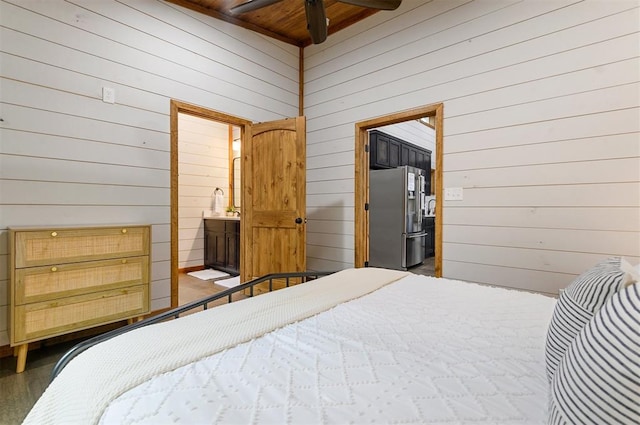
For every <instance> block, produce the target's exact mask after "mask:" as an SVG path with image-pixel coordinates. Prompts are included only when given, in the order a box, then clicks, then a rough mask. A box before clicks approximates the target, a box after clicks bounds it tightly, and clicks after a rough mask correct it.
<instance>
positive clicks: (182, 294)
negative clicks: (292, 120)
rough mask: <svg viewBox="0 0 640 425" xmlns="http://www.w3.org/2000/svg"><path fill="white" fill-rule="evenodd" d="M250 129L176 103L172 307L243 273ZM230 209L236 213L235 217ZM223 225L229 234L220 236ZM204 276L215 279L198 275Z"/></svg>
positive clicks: (237, 121) (227, 117)
mask: <svg viewBox="0 0 640 425" xmlns="http://www.w3.org/2000/svg"><path fill="white" fill-rule="evenodd" d="M250 125H251V123H250V122H249V121H246V120H243V119H241V118H237V117H234V116H231V115H227V114H223V113H220V112H217V111H213V110H210V109H206V108H202V107H199V106H195V105H190V104H186V103H182V102H178V101H173V100H172V101H171V155H170V158H171V159H170V160H171V165H170V168H171V208H170V209H171V225H170V227H171V306H172V307H176V306H178V305H180V304H184V303H185V302H189V301H190V300H192V299H197V298H202V297H203V296H206V295H210V294H213V293H215V292H217V291H219V290H224V289H225V286H224V284H223V282H224V280H220V282H218V281H217V278H219V279H224V278H232V277H233V276H234V275H237V274H238V271H239V270H238V268H237V264H238V263H239V260H240V258H239V257H240V252H241V250H240V245H242V236H241V235H242V233H241V232H240V230H239V227H240V220H239V215H240V213H239V212H240V209H241V208H242V206H241V196H240V195H239V191H240V188H239V187H236V185H238V186H239V185H240V178H241V177H239V176H238V174H240V175H241V174H242V167H241V162H242V161H240V160H239V157H240V149H241V145H242V139H243V138H244V137H245V134H246V133H247V131H246V127H247V126H250ZM228 209H229V210H233V212H231V211H229V216H227V210H228ZM227 222H229V223H227ZM220 225H221V226H223V230H222V231H220V232H218V231H217V230H218V227H220ZM207 227H210V229H207ZM226 227H229V231H228V232H227V231H226V230H225V229H226ZM233 229H236V231H235V232H232V230H233ZM232 233H233V235H232ZM218 260H220V261H218ZM218 263H220V264H218ZM234 264H236V267H234ZM218 266H219V267H218ZM225 267H227V269H225ZM218 269H221V270H219V271H218ZM208 270H211V272H208ZM234 270H235V272H234ZM202 272H207V273H209V274H211V276H209V275H208V274H207V275H206V276H205V275H202V276H199V277H196V276H195V275H197V274H198V273H201V274H202ZM213 273H219V276H217V277H216V276H213ZM205 274H206V273H205ZM192 275H193V276H192ZM214 282H217V283H216V284H214ZM218 283H219V284H220V285H218ZM218 286H219V287H218ZM182 287H184V290H181V288H182Z"/></svg>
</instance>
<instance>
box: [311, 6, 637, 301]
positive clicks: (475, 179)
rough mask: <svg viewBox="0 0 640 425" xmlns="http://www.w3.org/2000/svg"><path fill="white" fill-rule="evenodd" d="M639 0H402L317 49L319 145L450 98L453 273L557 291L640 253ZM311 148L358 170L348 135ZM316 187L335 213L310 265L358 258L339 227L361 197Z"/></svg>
mask: <svg viewBox="0 0 640 425" xmlns="http://www.w3.org/2000/svg"><path fill="white" fill-rule="evenodd" d="M639 6H640V2H638V1H637V0H628V1H626V0H621V1H615V2H604V1H584V2H578V1H571V0H568V1H560V0H551V1H522V2H517V1H513V2H511V1H503V2H502V1H501V2H494V1H491V2H490V1H481V0H476V1H445V0H442V1H441V0H434V1H430V2H429V1H412V2H403V4H402V5H401V6H400V8H399V9H398V10H397V11H394V12H381V13H378V14H376V15H375V16H374V17H372V18H370V19H367V20H365V21H363V22H360V23H358V24H356V25H353V26H351V27H349V28H347V29H345V30H343V31H340V32H338V33H337V34H334V35H331V36H330V37H329V39H328V40H327V42H325V43H323V44H322V45H318V46H310V47H309V48H307V49H305V78H306V81H307V82H308V83H307V84H306V85H305V105H306V107H305V115H306V116H307V120H308V121H307V131H308V134H307V139H308V144H309V146H312V147H314V146H316V145H318V146H319V147H320V146H323V145H326V146H327V147H329V146H331V147H333V148H335V147H336V146H337V143H341V146H344V147H345V148H347V147H348V148H349V149H350V151H351V154H352V156H353V140H354V136H355V134H354V124H355V123H356V122H359V121H364V120H367V119H371V118H375V117H379V116H383V115H386V114H391V113H395V112H398V111H402V110H406V109H410V108H416V107H419V106H424V105H428V104H432V103H439V102H442V103H443V104H444V134H443V136H444V138H443V140H444V152H443V166H444V168H443V173H444V181H443V183H444V186H445V187H462V188H463V193H464V198H463V200H462V201H444V202H443V208H444V212H443V217H442V220H443V222H444V224H445V225H444V230H443V235H442V236H443V240H444V247H443V252H442V255H443V258H444V261H443V273H444V276H445V277H450V278H456V279H464V280H472V281H477V282H482V283H489V284H496V285H501V286H508V287H514V288H523V289H529V290H535V291H542V292H548V293H557V290H558V289H559V288H562V287H564V286H566V285H567V284H568V282H570V281H571V279H572V278H573V277H575V276H576V275H577V274H578V273H580V272H581V271H583V270H584V269H585V268H587V267H589V266H590V265H591V264H593V263H595V262H596V261H597V260H599V259H600V258H604V257H606V256H609V255H624V256H626V257H629V258H630V260H631V262H632V263H633V262H636V263H637V262H638V261H637V260H638V259H639V258H640V171H638V170H640V143H639V141H640V108H639V105H640V89H639V86H638V83H639V81H640V62H639V58H640V36H639V35H638V34H639V33H640V13H639V12H638V7H639ZM311 149H313V148H311ZM311 152H312V153H313V156H312V157H311V158H309V161H310V163H311V164H312V165H313V166H314V168H319V169H322V173H321V174H314V175H313V178H314V179H315V180H314V181H318V180H320V179H322V178H323V176H330V174H331V170H332V169H333V168H334V167H335V168H336V171H338V170H340V171H339V172H341V173H344V172H345V171H346V169H345V168H342V169H339V168H338V167H345V166H346V165H347V157H346V154H347V151H345V150H344V149H342V148H341V149H340V150H339V154H337V153H336V151H332V150H331V149H326V150H322V149H320V148H318V149H316V150H312V151H311ZM338 159H339V160H340V161H336V160H338ZM332 164H333V165H332ZM311 188H312V190H311V191H309V192H308V196H307V199H308V200H309V201H310V202H311V205H312V208H313V211H314V213H315V214H318V215H322V214H323V213H322V210H323V205H324V208H327V210H328V211H331V212H330V213H327V216H329V215H330V217H331V219H330V220H328V221H327V223H325V224H323V225H322V226H315V227H312V223H311V222H310V226H309V231H310V238H311V240H313V241H314V244H317V245H316V246H314V248H313V249H310V250H309V258H308V261H307V264H308V265H309V267H311V268H313V267H317V268H323V267H326V268H335V266H336V265H340V267H343V268H344V267H349V266H351V265H352V264H353V259H350V260H345V258H346V257H345V253H347V252H349V250H350V248H351V247H352V246H353V245H352V244H351V243H350V242H347V241H344V240H342V241H341V240H339V239H336V238H332V237H328V236H327V234H329V233H330V232H331V231H332V229H337V228H339V226H337V225H335V224H333V223H335V222H337V221H340V220H341V219H342V220H343V222H344V223H345V226H348V225H351V220H352V217H353V215H352V214H350V215H349V216H347V214H346V213H345V215H344V216H343V217H342V218H340V217H339V214H340V213H341V212H346V211H347V210H348V205H349V201H348V200H347V199H346V198H345V193H343V192H341V191H334V192H333V193H327V192H326V188H327V186H326V185H322V186H317V190H318V192H313V190H315V189H316V187H315V186H311ZM319 244H322V245H323V247H321V246H320V245H319Z"/></svg>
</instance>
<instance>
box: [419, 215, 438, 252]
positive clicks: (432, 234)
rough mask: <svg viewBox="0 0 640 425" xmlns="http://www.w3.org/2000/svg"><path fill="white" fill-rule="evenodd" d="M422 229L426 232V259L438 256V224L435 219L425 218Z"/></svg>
mask: <svg viewBox="0 0 640 425" xmlns="http://www.w3.org/2000/svg"><path fill="white" fill-rule="evenodd" d="M422 228H423V230H424V231H425V232H426V234H427V235H426V236H425V238H424V258H428V257H432V256H434V255H436V251H435V247H436V223H435V217H424V220H423V222H422Z"/></svg>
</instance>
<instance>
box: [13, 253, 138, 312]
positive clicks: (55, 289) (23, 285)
mask: <svg viewBox="0 0 640 425" xmlns="http://www.w3.org/2000/svg"><path fill="white" fill-rule="evenodd" d="M148 282H149V257H147V256H144V257H130V258H122V259H115V260H104V261H86V262H83V263H73V264H61V265H54V266H41V267H30V268H25V269H17V270H16V271H15V304H16V305H22V304H26V303H31V302H38V301H46V300H54V299H57V298H62V297H68V296H73V295H79V294H86V293H91V292H97V291H104V290H107V289H116V288H124V287H127V286H133V285H141V284H146V283H148Z"/></svg>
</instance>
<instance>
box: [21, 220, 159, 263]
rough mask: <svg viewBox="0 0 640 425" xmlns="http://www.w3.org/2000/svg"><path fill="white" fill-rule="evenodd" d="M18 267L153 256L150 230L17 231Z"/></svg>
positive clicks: (146, 227)
mask: <svg viewBox="0 0 640 425" xmlns="http://www.w3.org/2000/svg"><path fill="white" fill-rule="evenodd" d="M12 239H13V243H15V267H16V268H23V267H33V266H44V265H53V264H62V263H74V262H78V261H90V260H98V259H105V258H120V257H130V256H141V255H148V254H149V227H148V226H144V227H136V226H132V227H125V226H123V227H103V228H83V229H78V228H76V229H68V230H65V229H60V230H56V229H49V230H44V231H16V232H15V233H14V237H13V238H12Z"/></svg>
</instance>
